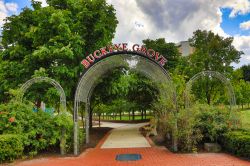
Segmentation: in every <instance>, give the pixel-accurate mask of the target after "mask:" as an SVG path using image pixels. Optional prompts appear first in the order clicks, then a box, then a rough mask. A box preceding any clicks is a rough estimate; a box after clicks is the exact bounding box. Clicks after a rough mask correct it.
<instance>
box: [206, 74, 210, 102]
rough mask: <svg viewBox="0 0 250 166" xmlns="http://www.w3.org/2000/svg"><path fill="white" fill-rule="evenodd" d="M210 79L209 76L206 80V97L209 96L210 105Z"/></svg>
mask: <svg viewBox="0 0 250 166" xmlns="http://www.w3.org/2000/svg"><path fill="white" fill-rule="evenodd" d="M208 79H209V78H207V81H206V98H207V104H208V105H210V102H211V100H210V99H211V96H210V92H209V87H208V85H209V83H208Z"/></svg>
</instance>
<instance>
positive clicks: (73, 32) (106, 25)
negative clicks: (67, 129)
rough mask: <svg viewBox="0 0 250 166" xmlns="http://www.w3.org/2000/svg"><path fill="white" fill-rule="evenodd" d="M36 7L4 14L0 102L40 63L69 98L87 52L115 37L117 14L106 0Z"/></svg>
mask: <svg viewBox="0 0 250 166" xmlns="http://www.w3.org/2000/svg"><path fill="white" fill-rule="evenodd" d="M47 2H48V4H49V6H47V7H41V3H40V2H35V1H32V7H33V8H24V9H23V10H22V11H21V13H20V14H19V15H13V16H10V17H8V18H7V19H6V23H5V24H4V26H3V31H2V35H3V38H2V44H3V47H4V51H3V52H1V56H0V57H1V58H0V59H1V60H0V73H1V74H0V101H8V98H6V96H5V92H7V91H8V89H10V88H16V87H18V85H20V84H22V83H24V82H25V81H27V80H28V79H30V78H31V76H32V75H33V74H34V71H35V70H38V69H39V68H41V67H42V68H44V69H45V70H46V73H47V74H48V76H49V77H51V78H53V79H55V80H57V81H59V82H60V84H61V85H62V87H63V88H64V90H65V92H66V96H67V99H68V100H69V102H72V101H70V100H73V96H74V91H75V89H76V83H77V80H78V79H79V76H80V74H81V72H82V70H83V67H82V66H81V64H80V62H81V60H82V59H83V58H84V56H86V54H88V53H90V52H92V51H93V50H95V49H97V48H99V47H103V46H105V45H107V44H108V43H110V42H111V40H112V38H113V37H114V32H115V28H116V26H117V23H118V21H117V19H116V17H115V10H114V8H113V6H112V5H108V4H107V3H106V1H105V0H63V1H61V0H60V1H59V0H48V1H47Z"/></svg>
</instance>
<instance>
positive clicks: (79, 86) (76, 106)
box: [74, 51, 177, 155]
mask: <svg viewBox="0 0 250 166" xmlns="http://www.w3.org/2000/svg"><path fill="white" fill-rule="evenodd" d="M122 54H128V55H137V56H140V57H142V58H145V59H147V60H149V61H151V62H153V64H154V65H155V66H156V67H159V68H160V69H161V70H162V72H163V73H164V75H165V76H166V77H167V80H169V81H170V82H171V86H172V90H173V93H174V94H173V102H174V103H175V105H176V104H177V102H176V91H175V86H174V85H173V83H172V80H171V77H170V75H169V74H168V72H167V71H166V70H165V69H164V68H163V67H162V66H160V65H159V64H158V63H157V62H156V61H154V60H153V59H151V58H150V57H147V56H145V55H144V54H141V53H139V52H133V51H119V52H112V53H108V54H107V55H106V56H105V57H103V58H101V59H98V61H97V62H95V63H94V64H92V65H91V66H90V67H89V68H88V69H86V70H84V72H83V73H82V74H81V76H80V80H79V82H78V84H77V89H76V92H75V99H74V154H75V155H77V154H78V141H79V140H78V110H79V105H80V102H81V99H80V91H81V89H82V88H83V87H82V82H83V80H84V76H85V74H86V73H87V72H88V71H89V70H90V69H91V68H92V67H94V66H96V65H98V64H99V63H101V62H102V60H104V59H106V58H108V57H111V56H116V55H122ZM93 89H94V88H93V87H92V88H91V89H90V91H89V92H88V97H87V101H86V103H85V104H86V106H85V124H86V125H85V130H86V143H88V142H89V113H90V110H89V106H90V101H89V97H90V96H91V94H92V91H93Z"/></svg>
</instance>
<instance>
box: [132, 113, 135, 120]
mask: <svg viewBox="0 0 250 166" xmlns="http://www.w3.org/2000/svg"><path fill="white" fill-rule="evenodd" d="M132 120H133V121H134V120H135V110H133V111H132Z"/></svg>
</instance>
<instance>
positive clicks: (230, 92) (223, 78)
mask: <svg viewBox="0 0 250 166" xmlns="http://www.w3.org/2000/svg"><path fill="white" fill-rule="evenodd" d="M204 76H212V77H214V78H217V79H219V80H220V81H221V82H222V83H223V84H224V85H225V86H226V88H227V91H228V95H229V96H230V97H228V98H229V99H228V100H229V103H230V108H231V107H232V106H233V105H236V99H235V94H234V90H233V87H232V85H231V83H230V81H229V80H228V79H227V77H226V76H224V75H223V74H221V73H219V72H217V71H202V72H200V73H197V74H195V75H194V76H193V77H192V78H191V79H190V80H189V81H188V82H187V83H186V89H185V107H186V108H188V107H190V99H189V97H188V94H189V93H190V90H191V88H192V85H193V83H194V82H195V81H196V80H198V79H200V78H201V77H204Z"/></svg>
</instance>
